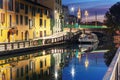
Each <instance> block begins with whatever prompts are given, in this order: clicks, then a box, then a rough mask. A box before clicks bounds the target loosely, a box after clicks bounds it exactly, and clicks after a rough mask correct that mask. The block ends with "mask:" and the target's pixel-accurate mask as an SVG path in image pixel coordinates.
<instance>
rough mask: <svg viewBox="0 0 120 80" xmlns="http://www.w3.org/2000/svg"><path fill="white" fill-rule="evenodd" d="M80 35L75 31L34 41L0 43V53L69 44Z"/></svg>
mask: <svg viewBox="0 0 120 80" xmlns="http://www.w3.org/2000/svg"><path fill="white" fill-rule="evenodd" d="M80 34H81V32H80V31H77V32H75V33H72V34H67V33H66V32H60V33H58V34H54V35H51V36H48V37H43V38H36V39H34V40H29V41H21V42H9V43H8V42H7V43H6V42H5V43H0V52H4V51H13V50H21V49H27V48H34V47H40V46H46V45H54V44H58V43H63V42H67V41H68V42H70V41H73V40H74V39H76V38H77V37H78V36H79V35H80Z"/></svg>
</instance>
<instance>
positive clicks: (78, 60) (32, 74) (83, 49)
mask: <svg viewBox="0 0 120 80" xmlns="http://www.w3.org/2000/svg"><path fill="white" fill-rule="evenodd" d="M101 48H102V47H99V46H98V43H96V44H89V45H77V44H74V45H65V46H60V47H53V48H49V49H46V50H42V51H36V52H31V53H25V54H23V55H12V56H3V57H0V80H72V79H74V80H77V79H76V78H77V77H78V74H79V75H81V74H80V73H78V72H79V70H81V72H82V73H85V72H84V71H83V70H86V71H88V72H89V69H90V67H91V66H93V65H95V64H94V63H96V65H97V66H98V65H101V64H104V63H101V62H100V61H103V60H104V59H101V57H102V54H99V55H96V54H90V52H91V51H92V50H96V49H101ZM103 55H104V54H103ZM109 55H111V52H109V53H105V55H104V58H105V62H106V64H108V63H109V62H108V61H109V57H111V56H109ZM99 60H100V61H99ZM103 62H104V61H103ZM99 63H100V64H99ZM78 65H79V66H78ZM101 66H105V65H101ZM105 68H106V67H105ZM77 69H79V70H77ZM105 70H106V69H105ZM93 72H94V71H93ZM103 72H105V71H103ZM87 74H88V73H87ZM87 74H86V76H88V75H87ZM89 74H90V73H89ZM84 76H85V75H84ZM65 77H66V78H65ZM78 80H79V79H78Z"/></svg>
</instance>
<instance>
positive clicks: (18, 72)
mask: <svg viewBox="0 0 120 80" xmlns="http://www.w3.org/2000/svg"><path fill="white" fill-rule="evenodd" d="M16 71H17V78H19V69H17V70H16Z"/></svg>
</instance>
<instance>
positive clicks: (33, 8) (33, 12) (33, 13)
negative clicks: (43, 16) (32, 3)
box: [32, 7, 35, 16]
mask: <svg viewBox="0 0 120 80" xmlns="http://www.w3.org/2000/svg"><path fill="white" fill-rule="evenodd" d="M32 16H35V7H32Z"/></svg>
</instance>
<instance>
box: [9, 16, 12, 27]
mask: <svg viewBox="0 0 120 80" xmlns="http://www.w3.org/2000/svg"><path fill="white" fill-rule="evenodd" d="M9 20H10V27H12V15H10V19H9Z"/></svg>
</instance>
